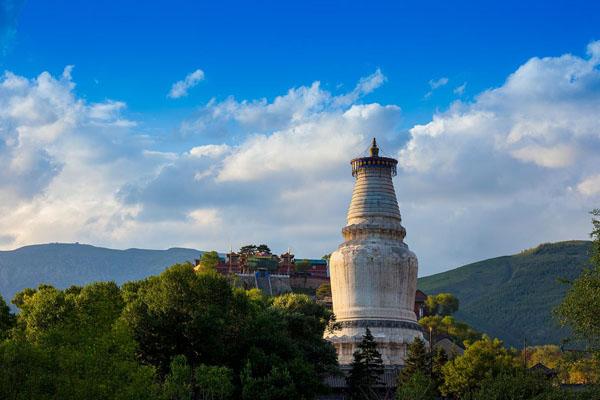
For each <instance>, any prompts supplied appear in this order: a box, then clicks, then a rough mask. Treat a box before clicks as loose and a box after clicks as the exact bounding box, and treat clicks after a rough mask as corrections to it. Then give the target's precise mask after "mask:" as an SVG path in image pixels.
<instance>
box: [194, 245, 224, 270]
mask: <svg viewBox="0 0 600 400" xmlns="http://www.w3.org/2000/svg"><path fill="white" fill-rule="evenodd" d="M220 262H221V258H220V257H219V253H217V252H216V251H214V250H213V251H206V252H204V253H202V257H200V262H199V263H198V267H196V270H197V271H203V272H208V271H213V272H216V271H217V267H218V266H219V263H220Z"/></svg>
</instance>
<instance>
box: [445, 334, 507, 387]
mask: <svg viewBox="0 0 600 400" xmlns="http://www.w3.org/2000/svg"><path fill="white" fill-rule="evenodd" d="M515 363H516V360H515V354H514V352H512V351H509V350H507V349H506V348H504V346H503V345H502V341H500V340H498V339H493V340H492V339H490V338H489V337H487V336H485V337H484V338H483V339H481V340H478V341H476V342H474V343H472V344H470V345H469V346H467V348H466V350H465V352H464V354H463V355H462V356H458V357H456V358H454V359H453V360H450V361H449V362H448V363H446V365H444V366H443V367H442V372H443V374H444V384H443V385H442V388H441V391H442V394H444V395H446V396H454V397H457V398H464V397H465V396H466V395H467V394H469V393H473V392H475V391H477V390H479V388H480V384H481V382H482V381H483V380H484V379H485V378H486V377H489V376H491V377H496V376H498V375H500V374H501V373H506V372H507V371H509V372H510V371H512V370H513V369H514V368H515V365H516V364H515Z"/></svg>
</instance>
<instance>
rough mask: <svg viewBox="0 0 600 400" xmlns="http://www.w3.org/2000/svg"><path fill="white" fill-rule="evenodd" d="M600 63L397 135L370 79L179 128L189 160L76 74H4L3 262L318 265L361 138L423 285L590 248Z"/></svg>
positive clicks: (599, 195)
mask: <svg viewBox="0 0 600 400" xmlns="http://www.w3.org/2000/svg"><path fill="white" fill-rule="evenodd" d="M599 49H600V46H599V45H598V43H591V44H590V45H589V46H588V52H587V56H586V57H578V56H575V55H570V54H566V55H562V56H558V57H546V58H532V59H530V60H529V61H527V62H526V63H524V64H523V65H522V66H520V67H519V68H518V69H517V70H516V71H515V72H514V73H513V74H511V75H510V76H508V77H507V79H506V81H505V82H504V83H503V84H502V85H501V86H499V87H496V88H492V89H490V90H487V91H484V92H482V93H480V94H479V95H477V96H475V97H474V98H473V100H472V101H469V102H462V101H457V102H455V103H454V104H452V105H451V106H450V107H449V108H448V109H447V110H445V111H442V112H438V113H436V114H435V115H433V117H432V118H431V120H430V121H427V122H426V123H423V124H419V125H415V126H413V127H412V128H411V129H409V130H408V131H404V130H403V129H401V127H400V126H401V125H400V124H401V118H402V115H401V110H400V107H399V106H398V105H395V104H378V103H369V102H363V100H364V99H365V97H364V96H365V95H367V94H368V93H370V92H372V91H373V90H376V88H377V87H378V86H380V85H381V84H383V83H384V82H385V77H384V76H383V74H382V73H381V71H379V70H377V71H375V73H373V74H371V75H370V76H367V77H365V78H362V79H359V80H358V83H357V84H356V86H355V87H354V88H353V89H352V90H350V91H349V92H346V93H334V92H330V91H328V90H325V89H323V87H322V86H321V84H320V83H319V82H314V83H312V84H310V85H306V86H299V87H294V88H291V89H289V90H288V91H287V92H285V93H282V94H281V95H280V96H277V97H275V98H273V99H270V100H268V99H247V100H237V99H235V98H233V97H230V98H226V99H224V100H222V101H217V100H215V99H213V100H211V101H209V102H208V103H207V104H204V105H202V106H201V107H200V108H199V111H198V112H197V114H195V115H194V116H193V117H190V118H189V119H187V120H186V121H185V122H183V123H182V124H181V130H182V132H183V134H184V135H183V136H184V137H185V143H187V145H186V146H183V147H182V145H181V143H178V145H177V146H175V147H176V148H177V149H178V150H177V151H170V150H168V149H166V147H168V146H166V145H165V143H164V142H157V141H156V140H157V139H153V138H152V137H150V136H148V135H146V134H144V133H143V131H142V128H141V127H143V126H144V124H142V123H136V122H135V121H131V120H130V119H128V118H127V116H126V114H127V106H126V104H124V103H123V102H120V101H116V100H109V101H105V102H102V103H98V104H90V103H87V102H86V101H85V100H83V99H81V98H78V97H77V96H76V95H75V94H74V93H73V87H74V83H73V81H72V79H71V77H70V75H71V71H70V69H69V70H67V71H66V72H65V74H63V76H62V77H57V78H55V77H52V76H50V75H49V74H47V73H43V74H40V75H39V76H38V77H36V78H33V79H29V78H25V77H21V76H17V75H14V74H11V73H7V74H5V76H4V78H3V79H2V80H1V81H0V160H1V161H2V165H6V166H8V167H7V168H5V169H4V170H3V171H0V195H2V198H3V199H5V198H8V199H10V200H9V201H7V202H6V203H5V202H3V203H2V205H1V206H0V207H2V208H1V209H0V232H2V238H0V246H2V247H4V248H7V247H8V248H10V247H15V246H17V245H22V244H29V243H32V242H47V241H88V242H91V243H95V244H100V245H109V246H114V247H120V248H122V247H130V246H142V247H153V248H161V247H162V248H164V247H171V246H192V247H195V248H201V249H217V250H223V249H227V248H229V246H230V245H231V246H233V247H234V248H235V247H238V246H241V245H243V244H247V243H251V242H266V243H269V244H270V245H271V247H272V248H273V249H274V250H276V251H278V250H285V249H287V248H288V247H289V246H291V247H293V248H294V251H296V253H297V254H299V255H302V256H313V257H318V256H319V255H321V254H325V253H329V252H331V251H332V250H333V249H335V248H336V246H337V245H338V244H339V242H340V241H341V240H342V239H341V235H340V228H341V227H342V226H343V225H344V223H345V213H346V207H347V205H348V203H349V200H350V196H351V191H352V185H353V179H352V177H351V175H350V170H349V160H350V159H351V158H353V157H355V156H358V155H361V154H365V151H366V150H367V148H368V143H369V140H370V138H371V137H372V136H377V138H378V141H379V142H380V143H381V148H382V149H383V151H384V153H386V154H391V155H396V156H397V157H398V158H399V171H398V172H399V173H398V177H397V178H396V181H395V183H396V189H397V193H398V198H399V201H400V209H401V212H402V215H403V221H404V222H403V223H404V225H405V226H406V228H407V231H408V236H407V238H406V241H407V243H408V244H409V245H410V246H411V248H412V249H413V250H415V252H416V253H417V255H418V256H419V259H420V273H421V274H422V275H423V274H429V273H432V272H436V271H439V270H442V269H444V268H449V267H453V266H456V265H460V264H462V263H465V262H468V261H474V260H477V259H480V258H483V257H491V256H496V255H499V254H503V253H509V252H516V251H519V250H521V249H523V248H525V247H530V246H533V245H536V244H538V243H539V242H545V241H553V240H564V239H573V238H586V237H587V231H588V230H589V221H588V214H587V211H588V210H590V209H591V208H594V207H595V206H596V207H597V203H598V201H600V190H599V189H598V187H600V181H599V176H600V175H599V174H600V165H599V159H598V157H597V154H599V151H600V131H599V127H600V71H599V68H598V66H599V63H600V56H599V55H600V50H599ZM161 140H164V139H161ZM7 171H10V173H8V172H7Z"/></svg>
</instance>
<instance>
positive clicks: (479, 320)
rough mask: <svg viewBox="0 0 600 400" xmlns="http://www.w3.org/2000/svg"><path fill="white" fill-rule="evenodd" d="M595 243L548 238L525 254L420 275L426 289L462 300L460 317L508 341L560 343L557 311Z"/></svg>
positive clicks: (564, 334) (513, 343) (514, 343)
mask: <svg viewBox="0 0 600 400" xmlns="http://www.w3.org/2000/svg"><path fill="white" fill-rule="evenodd" d="M590 250H591V242H589V241H566V242H557V243H544V244H541V245H539V246H537V247H534V248H532V249H528V250H524V251H522V252H520V253H519V254H514V255H510V256H503V257H496V258H491V259H488V260H483V261H479V262H475V263H472V264H468V265H465V266H462V267H459V268H456V269H453V270H450V271H446V272H442V273H439V274H435V275H430V276H427V277H423V278H419V280H418V284H417V286H418V288H419V289H421V290H422V291H424V292H425V293H426V294H437V293H442V292H447V293H452V294H453V295H455V296H456V297H458V299H459V301H460V307H459V311H458V312H457V313H456V315H455V316H456V318H457V319H459V320H462V321H464V322H467V323H468V324H469V325H471V326H473V327H474V328H475V329H478V330H480V331H482V332H485V333H487V334H488V335H490V336H492V337H498V338H500V339H502V340H504V342H505V344H507V345H510V346H514V347H518V348H521V347H523V345H524V343H525V341H527V345H542V344H550V343H552V344H560V343H561V340H562V339H564V338H565V337H567V336H568V333H569V331H568V330H566V329H561V328H560V327H559V326H558V325H557V323H556V322H555V320H554V318H553V316H552V310H553V309H554V308H555V307H556V306H557V305H558V304H559V303H560V301H561V300H562V298H563V297H564V295H565V293H566V291H567V289H568V284H566V283H564V282H561V280H565V279H566V280H573V279H575V278H577V277H578V276H579V274H580V273H581V271H582V270H583V269H584V268H586V267H589V265H590V264H589V256H590Z"/></svg>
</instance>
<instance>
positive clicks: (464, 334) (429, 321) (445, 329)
mask: <svg viewBox="0 0 600 400" xmlns="http://www.w3.org/2000/svg"><path fill="white" fill-rule="evenodd" d="M419 324H420V325H421V326H422V327H423V328H424V329H425V331H426V332H429V330H430V329H431V332H432V337H433V342H434V343H435V342H436V340H435V338H436V337H437V336H439V335H447V336H450V338H451V339H452V341H454V342H456V343H461V344H464V343H465V342H473V341H475V340H479V339H481V333H480V332H477V331H476V330H474V329H473V328H471V327H470V326H469V325H467V324H466V323H464V322H460V321H457V320H456V318H454V317H453V316H451V315H447V316H445V317H443V316H441V315H429V316H426V317H423V318H421V319H420V320H419Z"/></svg>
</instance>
